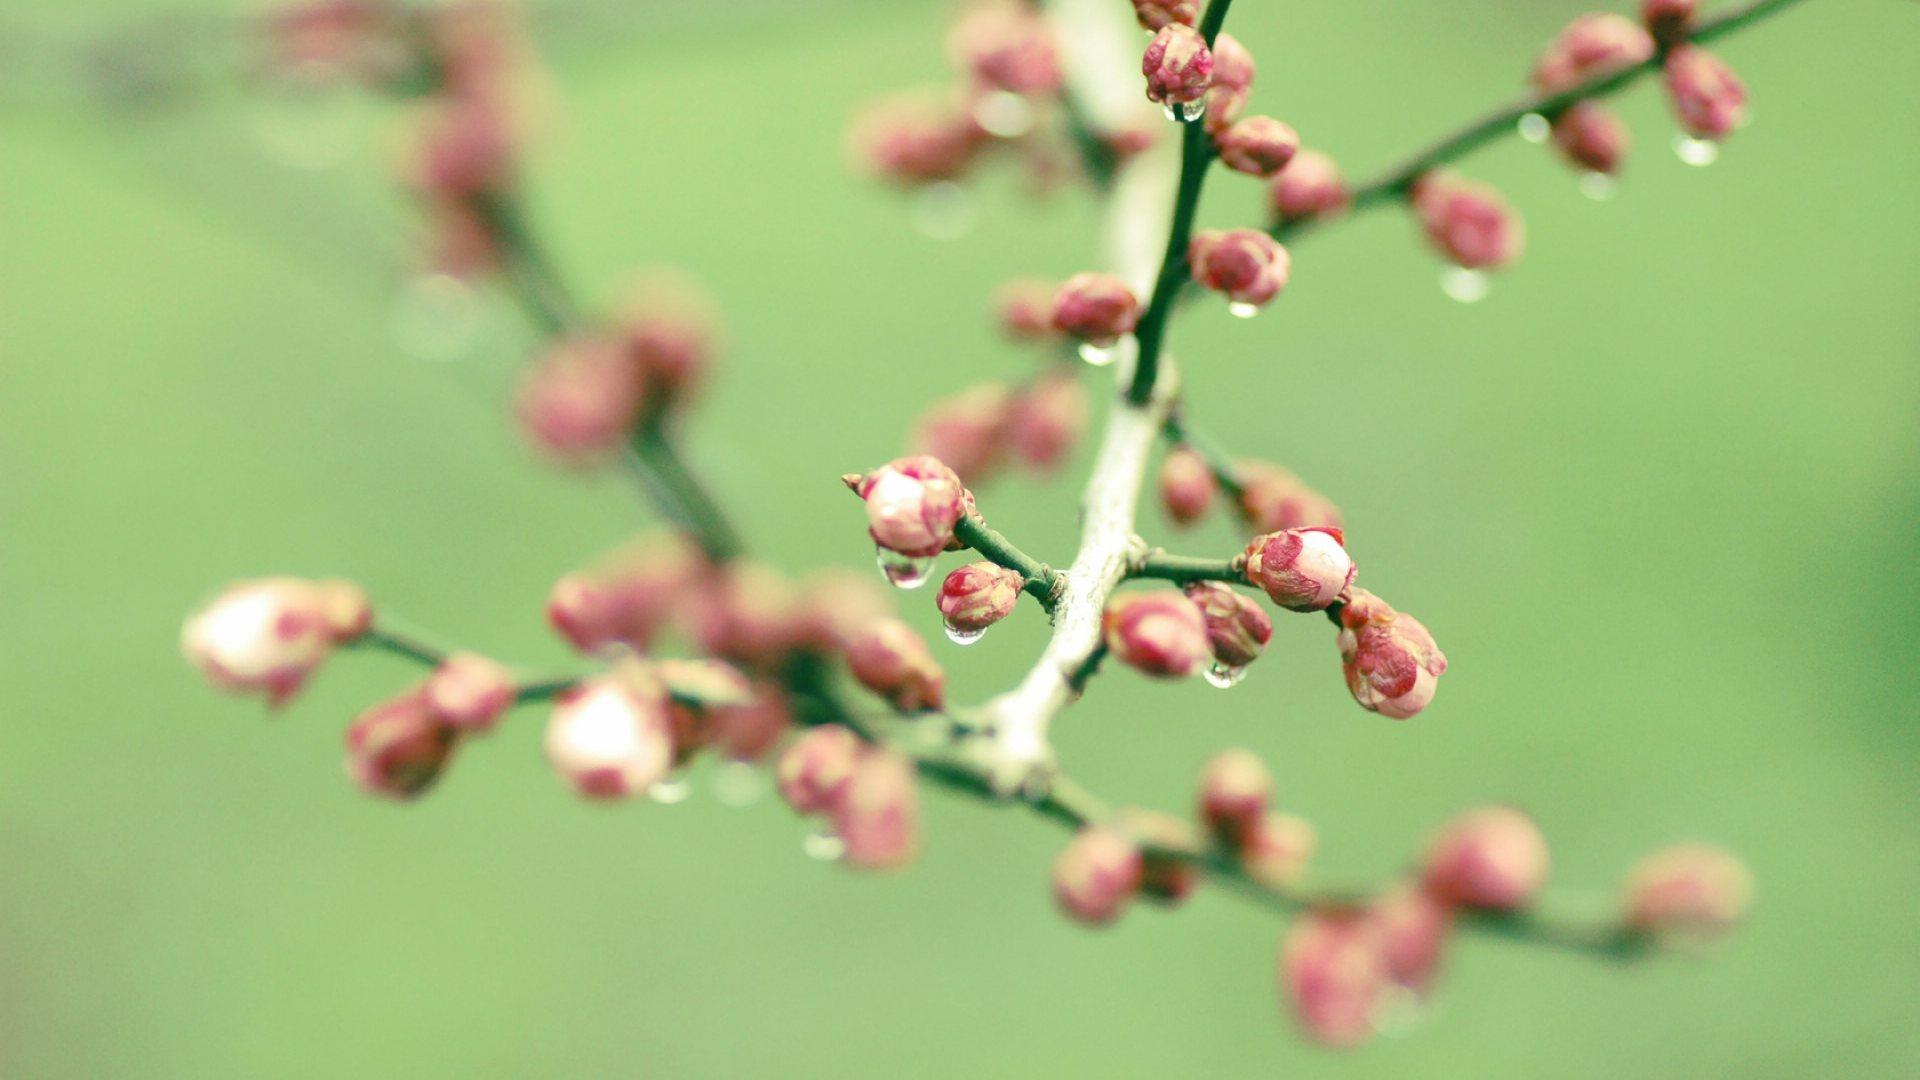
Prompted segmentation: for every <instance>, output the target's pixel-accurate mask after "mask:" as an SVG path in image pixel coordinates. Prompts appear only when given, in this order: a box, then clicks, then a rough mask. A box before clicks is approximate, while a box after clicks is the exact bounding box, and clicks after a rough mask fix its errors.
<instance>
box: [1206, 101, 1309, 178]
mask: <svg viewBox="0 0 1920 1080" xmlns="http://www.w3.org/2000/svg"><path fill="white" fill-rule="evenodd" d="M1214 145H1215V147H1216V148H1217V149H1218V150H1219V151H1220V163H1221V164H1223V165H1225V166H1226V167H1227V168H1229V169H1232V170H1234V171H1235V172H1243V173H1246V174H1247V175H1249V176H1272V175H1274V174H1275V173H1278V172H1279V171H1280V170H1282V169H1284V168H1286V167H1287V163H1288V162H1290V161H1292V160H1293V155H1295V154H1296V153H1299V151H1300V135H1299V133H1297V132H1295V131H1294V130H1293V128H1291V127H1288V126H1287V125H1286V124H1283V123H1281V122H1280V121H1278V120H1275V119H1274V118H1273V117H1271V116H1249V117H1247V118H1246V119H1244V120H1236V121H1234V123H1233V126H1232V127H1229V128H1228V129H1227V130H1225V131H1223V132H1221V133H1220V134H1219V136H1218V137H1217V138H1215V139H1214Z"/></svg>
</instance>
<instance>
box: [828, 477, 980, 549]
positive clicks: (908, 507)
mask: <svg viewBox="0 0 1920 1080" xmlns="http://www.w3.org/2000/svg"><path fill="white" fill-rule="evenodd" d="M842 479H843V480H845V481H846V484H847V486H848V487H850V488H852V489H853V493H854V494H855V495H858V496H860V498H862V499H864V500H865V501H866V504H867V534H868V535H869V536H872V537H873V542H874V543H876V544H878V545H880V546H881V547H883V548H886V549H887V550H888V551H895V552H898V553H900V554H902V555H907V556H911V557H916V558H918V557H924V556H930V555H938V554H939V553H940V552H942V551H944V550H946V547H947V542H948V541H950V540H952V539H953V526H954V524H955V523H956V522H958V521H959V520H960V515H961V513H962V512H963V511H964V510H965V506H966V494H967V489H966V487H965V486H964V485H962V484H961V483H960V478H959V477H958V476H956V475H954V471H953V470H952V469H949V468H947V466H946V465H945V464H944V463H942V462H941V461H940V459H939V458H935V457H929V456H926V455H921V456H918V457H904V458H898V459H896V460H894V461H890V462H888V463H887V464H885V465H882V466H880V467H879V468H878V469H875V470H874V471H872V472H870V473H868V474H866V475H865V476H846V477H842Z"/></svg>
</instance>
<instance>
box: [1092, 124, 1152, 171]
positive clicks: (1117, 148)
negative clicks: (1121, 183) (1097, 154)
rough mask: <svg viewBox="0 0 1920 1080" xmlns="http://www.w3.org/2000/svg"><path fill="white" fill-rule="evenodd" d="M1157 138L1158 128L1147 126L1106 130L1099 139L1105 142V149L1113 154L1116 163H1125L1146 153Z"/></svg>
mask: <svg viewBox="0 0 1920 1080" xmlns="http://www.w3.org/2000/svg"><path fill="white" fill-rule="evenodd" d="M1159 139H1160V129H1159V128H1147V127H1130V128H1119V129H1116V130H1113V131H1109V132H1106V133H1105V134H1104V135H1103V136H1102V137H1101V141H1102V142H1103V143H1105V144H1106V147H1107V150H1108V151H1109V152H1111V153H1112V154H1113V157H1114V161H1115V162H1116V163H1117V164H1125V163H1126V162H1128V161H1130V160H1132V159H1133V158H1135V157H1138V156H1139V155H1141V154H1144V153H1146V152H1147V151H1148V150H1150V149H1152V147H1153V144H1154V143H1155V142H1158V141H1159Z"/></svg>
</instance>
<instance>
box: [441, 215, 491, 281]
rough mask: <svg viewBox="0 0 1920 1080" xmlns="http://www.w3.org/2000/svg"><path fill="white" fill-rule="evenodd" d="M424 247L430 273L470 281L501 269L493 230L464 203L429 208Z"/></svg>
mask: <svg viewBox="0 0 1920 1080" xmlns="http://www.w3.org/2000/svg"><path fill="white" fill-rule="evenodd" d="M424 247H425V263H426V267H425V269H426V271H427V272H428V273H431V274H446V275H447V276H449V277H454V278H458V279H460V280H461V281H471V280H473V279H474V278H478V277H481V276H483V275H486V274H491V273H493V272H494V271H495V270H497V269H499V267H500V244H499V240H498V238H497V237H496V236H495V235H494V232H493V227H492V226H491V225H489V224H487V222H486V219H485V218H483V217H481V216H480V214H479V213H478V212H476V211H475V210H474V209H473V207H471V206H469V205H468V204H466V203H463V202H459V203H456V202H445V201H439V202H435V203H434V204H433V205H432V206H430V207H428V208H427V211H426V239H425V241H424Z"/></svg>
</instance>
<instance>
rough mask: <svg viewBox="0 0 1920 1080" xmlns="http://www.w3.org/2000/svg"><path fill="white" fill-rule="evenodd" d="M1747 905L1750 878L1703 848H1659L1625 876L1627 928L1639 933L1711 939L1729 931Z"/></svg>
mask: <svg viewBox="0 0 1920 1080" xmlns="http://www.w3.org/2000/svg"><path fill="white" fill-rule="evenodd" d="M1752 902H1753V875H1752V874H1751V873H1749V872H1748V870H1747V868H1746V866H1745V865H1744V864H1743V863H1741V862H1740V860H1739V859H1737V858H1735V857H1734V856H1733V855H1731V854H1729V853H1728V852H1726V851H1723V850H1721V849H1720V848H1717V847H1712V846H1710V845H1707V844H1676V845H1674V846H1673V847H1669V848H1664V849H1662V850H1660V851H1656V852H1654V853H1653V854H1652V855H1649V856H1647V857H1646V858H1644V859H1642V860H1640V862H1638V863H1637V864H1635V865H1634V868H1633V869H1632V870H1631V871H1629V872H1628V874H1627V886H1626V898H1625V908H1626V924H1627V926H1628V927H1629V928H1631V929H1634V930H1637V931H1640V932H1642V933H1663V934H1665V933H1675V934H1680V935H1689V936H1696V937H1712V936H1715V935H1718V934H1722V933H1725V932H1726V931H1727V930H1729V929H1731V928H1732V927H1733V925H1734V924H1735V923H1737V922H1739V921H1740V919H1741V918H1742V917H1743V916H1745V915H1746V913H1747V907H1748V906H1749V905H1750V904H1751V903H1752Z"/></svg>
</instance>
